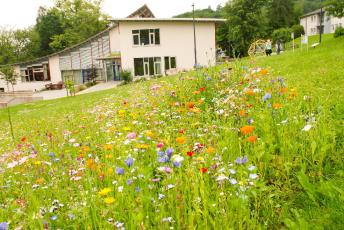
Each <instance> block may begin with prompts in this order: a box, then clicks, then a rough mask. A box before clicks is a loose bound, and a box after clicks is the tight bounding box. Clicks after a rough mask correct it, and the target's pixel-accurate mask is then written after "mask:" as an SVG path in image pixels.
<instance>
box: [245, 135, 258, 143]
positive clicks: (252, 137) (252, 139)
mask: <svg viewBox="0 0 344 230" xmlns="http://www.w3.org/2000/svg"><path fill="white" fill-rule="evenodd" d="M247 141H248V142H251V143H254V142H256V141H257V136H250V137H249V138H247Z"/></svg>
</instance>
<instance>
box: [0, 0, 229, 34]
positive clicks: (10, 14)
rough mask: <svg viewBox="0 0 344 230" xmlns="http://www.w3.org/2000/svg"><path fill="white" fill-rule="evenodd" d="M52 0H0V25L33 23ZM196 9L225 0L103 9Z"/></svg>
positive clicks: (114, 1) (112, 3)
mask: <svg viewBox="0 0 344 230" xmlns="http://www.w3.org/2000/svg"><path fill="white" fill-rule="evenodd" d="M53 2H54V1H53V0H0V27H1V26H6V27H10V28H25V27H28V26H31V25H34V24H35V20H36V16H37V10H38V7H39V6H48V7H50V6H52V5H53ZM193 2H194V3H195V8H196V9H203V8H207V7H208V6H211V7H212V8H213V9H215V8H216V6H217V5H219V4H222V5H224V4H225V3H226V2H227V0H104V4H103V11H104V12H105V13H107V14H109V15H110V16H111V17H113V18H121V17H126V16H128V15H129V14H131V13H132V12H133V11H135V10H136V9H138V8H139V7H141V6H142V5H143V4H147V5H148V6H149V8H150V9H151V10H152V11H153V13H154V15H155V16H156V17H158V18H166V17H167V18H168V17H172V16H175V15H177V14H180V13H184V12H186V11H190V10H191V9H192V8H191V5H192V3H193Z"/></svg>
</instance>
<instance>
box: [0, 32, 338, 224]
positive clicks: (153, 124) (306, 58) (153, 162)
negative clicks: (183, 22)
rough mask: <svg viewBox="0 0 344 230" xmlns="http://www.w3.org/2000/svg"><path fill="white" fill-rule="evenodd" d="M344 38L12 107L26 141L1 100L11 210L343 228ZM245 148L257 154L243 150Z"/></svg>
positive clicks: (106, 220) (22, 219)
mask: <svg viewBox="0 0 344 230" xmlns="http://www.w3.org/2000/svg"><path fill="white" fill-rule="evenodd" d="M343 52H344V38H338V39H331V38H328V39H327V38H326V39H324V42H323V44H321V45H320V46H318V47H317V48H315V49H309V51H308V52H307V51H305V50H304V51H302V52H301V50H296V51H295V52H294V53H293V52H289V51H288V52H285V53H283V54H282V55H280V56H272V57H267V58H266V57H264V58H257V59H256V60H248V59H245V60H242V61H241V62H239V61H238V62H235V63H230V64H228V65H223V66H218V67H216V68H209V69H203V70H201V71H198V72H190V73H187V74H184V75H178V76H173V77H164V78H159V79H156V80H151V81H147V82H141V83H134V84H130V85H125V86H121V87H118V88H116V89H113V90H108V91H103V92H98V93H93V94H88V95H80V96H76V97H73V98H63V99H59V100H51V101H43V102H37V103H32V104H26V105H20V106H15V107H11V108H10V110H11V114H12V121H13V125H14V127H13V128H14V135H15V143H13V142H12V139H11V135H10V128H9V125H8V120H7V110H0V127H2V128H1V129H0V139H1V140H2V141H1V143H0V186H1V193H0V222H9V225H10V228H11V229H14V228H16V227H22V228H24V229H43V228H44V226H48V227H49V229H58V228H60V229H113V228H114V225H117V227H118V228H120V227H119V225H118V224H119V223H123V226H124V227H125V228H126V229H169V228H170V227H174V229H289V228H290V229H308V228H314V229H324V228H325V229H340V228H342V226H344V218H343V217H344V214H343V213H344V163H343V160H344V159H343V158H344V157H343V156H344V155H343V154H344V152H343V142H344V140H343V114H344V106H343V99H344V98H343V93H342V89H343V87H344V82H343V79H344V78H343V77H344V76H343V74H344V55H343ZM256 67H261V68H263V71H253V70H254V69H255V68H256ZM230 68H233V69H232V70H229V69H230ZM252 71H253V72H252ZM152 87H153V88H152ZM203 87H205V88H203ZM154 88H156V89H154ZM267 93H269V94H271V98H270V99H267V101H266V102H264V100H263V97H264V96H266V94H267ZM251 119H252V120H253V121H254V122H253V123H252V124H251V126H253V127H254V130H253V131H251V130H250V127H248V125H249V124H248V121H250V123H251V122H252V120H251ZM307 124H309V125H311V129H310V130H309V131H302V129H303V128H304V127H305V126H306V125H307ZM243 127H245V130H246V131H247V132H248V133H247V134H245V133H244V131H245V130H244V129H242V128H243ZM251 128H252V127H251ZM134 133H135V134H134ZM128 134H129V136H130V135H132V137H134V136H136V137H135V138H134V139H131V140H128V139H130V138H129V137H128V136H127V135H128ZM255 138H257V139H255ZM249 140H251V142H252V143H251V142H250V141H249ZM159 143H160V144H159ZM161 143H163V146H160V145H162V144H161ZM196 143H200V144H202V145H199V144H196ZM158 145H159V146H160V148H161V149H160V151H163V152H165V153H164V154H165V155H163V154H162V153H160V155H161V156H160V157H165V158H164V159H168V157H167V155H166V152H167V151H168V149H169V148H172V149H173V153H172V157H171V159H170V161H169V162H165V163H162V162H159V161H158V158H159V156H158V153H157V146H158ZM203 145H204V147H203ZM194 146H196V147H195V148H196V149H197V150H194ZM189 155H192V156H189ZM243 156H247V159H248V162H246V163H243V164H237V163H235V160H236V159H237V158H238V157H241V159H242V157H243ZM25 157H28V158H25ZM129 157H132V158H134V159H135V160H134V163H133V165H132V166H131V167H129V166H127V165H126V162H125V161H126V160H127V159H128V158H129ZM178 157H179V158H180V157H183V158H184V160H183V161H180V159H178ZM20 160H21V161H22V162H23V163H22V164H21V165H16V166H14V165H13V162H18V161H20ZM162 160H163V159H162V158H160V161H162ZM179 161H180V162H179ZM178 162H179V163H180V165H178V164H179V163H178ZM11 163H12V165H11ZM8 166H14V167H8ZM175 166H179V167H175ZM250 166H256V168H254V167H251V168H250V170H252V171H250V170H248V168H249V167H250ZM120 168H123V169H124V174H123V175H120V174H117V173H116V171H117V170H119V169H120ZM116 169H117V170H116ZM232 170H235V172H236V173H235V174H231V172H233V171H232ZM202 171H203V173H202ZM256 175H257V176H258V178H255V176H256ZM227 178H228V179H227ZM73 179H74V180H73ZM222 179H224V180H222ZM229 179H235V180H236V181H237V184H235V183H234V180H229ZM121 186H123V187H121ZM104 188H109V190H108V191H106V190H103V189H104ZM121 188H123V190H122V191H121ZM101 191H102V192H101ZM99 192H100V193H99ZM105 198H113V199H114V200H113V202H112V203H111V204H107V203H106V201H110V202H111V200H110V199H106V200H105ZM159 198H160V199H159ZM54 200H58V201H59V204H63V206H62V205H61V206H60V207H59V208H58V209H56V210H54V211H52V212H49V209H50V208H53V206H59V204H57V203H56V202H55V204H53V201H54ZM41 208H44V209H46V211H47V212H46V213H45V214H44V215H42V214H43V213H41V212H40V209H41Z"/></svg>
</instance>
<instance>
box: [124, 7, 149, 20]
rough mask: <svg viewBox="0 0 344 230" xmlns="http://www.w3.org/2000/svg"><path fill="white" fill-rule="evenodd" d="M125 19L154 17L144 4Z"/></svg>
mask: <svg viewBox="0 0 344 230" xmlns="http://www.w3.org/2000/svg"><path fill="white" fill-rule="evenodd" d="M127 18H155V16H154V14H153V12H152V11H151V10H150V9H149V7H148V6H147V5H146V4H144V5H143V6H142V7H140V8H139V9H138V10H136V11H135V12H134V13H132V14H130V15H129V16H128V17H127Z"/></svg>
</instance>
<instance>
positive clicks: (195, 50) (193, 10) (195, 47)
mask: <svg viewBox="0 0 344 230" xmlns="http://www.w3.org/2000/svg"><path fill="white" fill-rule="evenodd" d="M192 15H193V16H192V18H193V32H194V52H195V68H197V45H196V25H195V4H194V3H192Z"/></svg>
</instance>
